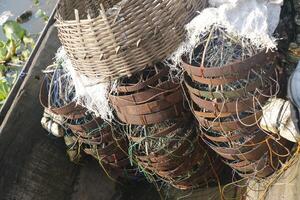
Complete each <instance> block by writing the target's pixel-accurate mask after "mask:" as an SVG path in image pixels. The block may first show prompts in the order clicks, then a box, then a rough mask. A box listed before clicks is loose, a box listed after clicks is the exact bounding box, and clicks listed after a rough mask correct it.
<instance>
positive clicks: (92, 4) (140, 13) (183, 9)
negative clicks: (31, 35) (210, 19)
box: [56, 0, 207, 82]
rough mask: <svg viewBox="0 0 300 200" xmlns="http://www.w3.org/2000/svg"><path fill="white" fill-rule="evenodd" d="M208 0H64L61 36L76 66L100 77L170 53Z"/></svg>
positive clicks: (138, 67) (129, 70)
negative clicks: (186, 27)
mask: <svg viewBox="0 0 300 200" xmlns="http://www.w3.org/2000/svg"><path fill="white" fill-rule="evenodd" d="M206 4H207V0H189V1H182V0H163V1H162V0H152V1H144V0H125V1H124V0H123V1H122V0H62V1H61V2H60V4H59V6H58V12H57V16H56V18H57V27H58V32H59V38H60V40H61V42H62V44H63V46H64V47H65V49H66V51H67V53H68V56H69V57H70V59H71V60H72V63H73V65H74V67H75V69H76V70H77V71H79V72H81V73H83V74H84V75H86V76H87V77H94V78H97V79H98V80H99V81H100V82H102V81H107V80H111V79H116V78H119V77H122V76H130V75H131V74H132V73H133V72H136V71H138V70H142V69H144V68H145V67H147V65H150V64H153V63H154V62H157V61H161V60H162V59H165V58H166V57H167V56H168V55H169V54H170V53H172V52H173V51H174V50H176V48H177V47H178V46H179V44H180V43H181V42H182V41H183V39H184V35H185V31H184V25H185V24H186V23H187V22H189V21H190V20H191V19H192V18H193V17H194V16H195V15H196V14H197V13H196V11H199V10H201V9H203V8H204V7H205V6H206Z"/></svg>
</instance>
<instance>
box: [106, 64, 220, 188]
mask: <svg viewBox="0 0 300 200" xmlns="http://www.w3.org/2000/svg"><path fill="white" fill-rule="evenodd" d="M110 100H111V103H112V107H114V109H115V112H116V116H117V117H116V118H115V120H116V122H115V123H117V124H118V125H121V126H120V128H122V129H121V130H120V132H122V133H124V135H126V136H127V137H128V140H129V150H128V153H129V157H130V159H131V162H132V163H134V164H135V165H137V166H138V167H139V169H140V171H141V172H143V173H144V174H145V175H146V177H147V178H148V180H149V181H151V182H152V183H156V184H157V183H160V184H162V185H172V186H173V187H175V188H178V189H181V190H191V189H195V188H198V187H204V186H208V185H210V184H212V183H216V177H217V174H218V173H219V172H220V171H221V170H222V167H223V165H222V163H220V162H218V161H219V160H218V157H217V156H216V155H215V154H213V153H212V152H210V151H209V150H207V149H206V148H205V145H204V144H203V143H202V142H201V140H200V138H199V136H198V133H199V131H197V130H196V128H195V125H194V120H193V118H192V117H191V115H190V114H189V112H188V111H187V110H186V109H185V104H184V97H183V91H182V88H181V86H180V83H179V81H178V80H175V79H174V80H173V79H172V78H170V76H169V68H168V67H166V66H165V65H163V64H161V63H159V64H157V65H155V66H153V67H151V68H148V69H146V70H145V71H143V72H140V73H136V74H134V75H133V76H132V77H130V78H124V79H120V80H119V83H118V86H117V87H116V89H115V90H114V91H112V92H111V94H110ZM207 172H210V173H207Z"/></svg>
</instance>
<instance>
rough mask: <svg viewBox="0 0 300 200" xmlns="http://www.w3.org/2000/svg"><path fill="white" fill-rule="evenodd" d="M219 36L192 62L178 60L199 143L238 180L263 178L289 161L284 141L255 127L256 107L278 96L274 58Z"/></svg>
mask: <svg viewBox="0 0 300 200" xmlns="http://www.w3.org/2000/svg"><path fill="white" fill-rule="evenodd" d="M223 32H224V31H223V30H222V29H219V30H216V29H215V32H213V34H211V35H212V37H211V38H212V39H211V38H210V39H208V40H210V41H206V45H205V46H204V45H203V46H202V45H200V46H199V47H197V49H195V51H194V53H193V56H192V59H189V58H188V57H182V67H183V68H184V70H185V72H184V85H185V86H186V88H187V91H188V96H189V102H190V107H191V109H192V111H193V113H194V116H195V117H196V118H197V120H198V122H199V125H200V127H201V129H202V136H201V137H202V139H203V141H204V142H205V143H206V144H207V145H208V146H209V147H210V148H211V149H213V150H214V151H215V152H216V153H218V154H219V155H220V156H221V157H223V158H224V162H225V163H226V164H228V165H229V166H230V167H232V168H233V169H234V171H236V172H237V173H238V174H239V175H240V176H242V177H256V178H264V177H267V176H269V175H271V174H272V173H274V172H275V171H276V170H278V169H279V168H280V167H281V163H282V162H284V161H285V160H286V159H287V158H288V156H290V151H289V149H288V148H287V147H286V145H287V144H286V143H287V141H285V140H284V139H283V138H280V136H279V135H273V134H271V133H268V132H265V131H263V130H261V128H260V127H259V121H260V120H261V118H262V114H263V113H262V106H263V105H265V104H266V102H267V101H268V99H269V98H270V97H275V96H276V94H277V92H278V84H277V81H276V71H275V67H276V64H275V61H276V53H273V52H270V51H269V52H266V51H259V52H255V51H253V50H252V49H251V50H250V51H249V49H243V47H242V46H239V45H237V44H235V43H234V42H235V40H234V41H230V42H229V41H227V39H228V38H227V39H225V40H224V36H223V35H222V34H223ZM214 34H216V35H218V37H214V36H215V35H214ZM219 34H221V35H219ZM224 41H225V42H224ZM226 45H228V46H226ZM235 45H236V46H235ZM216 48H217V49H216ZM228 49H231V50H232V51H231V52H229V50H228ZM247 51H249V52H248V53H247ZM218 54H221V55H218ZM239 55H242V56H241V57H239ZM214 56H215V57H214ZM222 58H224V59H225V60H221V59H222ZM214 64H216V65H214Z"/></svg>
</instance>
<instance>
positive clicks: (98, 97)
mask: <svg viewBox="0 0 300 200" xmlns="http://www.w3.org/2000/svg"><path fill="white" fill-rule="evenodd" d="M56 60H57V62H59V63H61V66H62V67H64V68H66V69H67V70H68V71H69V73H70V76H71V78H72V80H73V81H74V84H75V90H76V93H75V101H76V102H77V103H78V104H79V105H82V106H84V107H86V108H87V109H88V110H90V111H93V112H94V113H95V114H96V115H97V116H100V117H101V118H102V119H104V120H107V121H111V120H112V119H113V114H112V108H111V107H110V105H109V100H108V98H109V92H110V90H111V89H112V87H113V85H114V84H112V83H98V82H97V81H96V80H94V79H92V78H87V77H85V76H84V75H82V74H80V73H78V72H77V71H75V69H74V67H73V65H72V63H71V60H70V59H69V58H68V56H67V53H66V51H65V50H64V48H63V47H61V48H59V49H58V51H57V54H56Z"/></svg>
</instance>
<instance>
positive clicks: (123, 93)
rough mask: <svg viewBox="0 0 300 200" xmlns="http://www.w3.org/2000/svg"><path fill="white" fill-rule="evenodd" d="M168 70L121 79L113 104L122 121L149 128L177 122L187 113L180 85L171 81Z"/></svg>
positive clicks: (152, 70)
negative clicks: (165, 122)
mask: <svg viewBox="0 0 300 200" xmlns="http://www.w3.org/2000/svg"><path fill="white" fill-rule="evenodd" d="M168 72H169V68H168V67H166V66H164V65H161V66H154V67H151V68H147V69H146V70H144V71H143V72H139V73H135V74H134V76H132V77H131V78H127V79H124V80H121V81H120V82H121V83H120V85H119V86H118V87H117V89H116V90H117V91H116V92H113V93H112V94H110V102H111V104H112V107H113V108H114V109H115V112H116V115H117V117H118V119H119V120H120V121H122V122H123V123H126V124H134V125H149V124H156V123H161V122H164V121H166V120H170V119H175V118H178V117H180V116H182V114H183V113H184V112H185V111H184V103H183V100H184V97H183V95H182V94H183V91H182V88H181V87H180V84H179V83H174V82H172V80H168Z"/></svg>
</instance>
